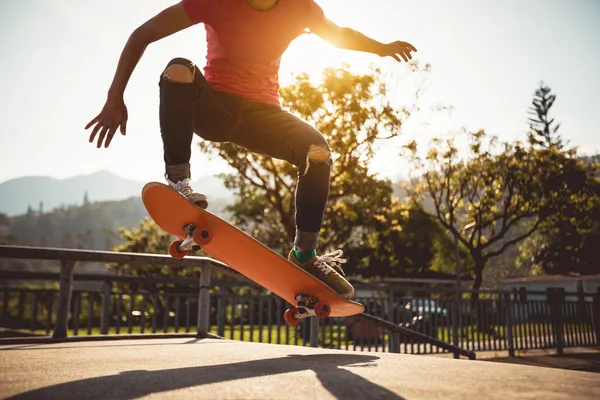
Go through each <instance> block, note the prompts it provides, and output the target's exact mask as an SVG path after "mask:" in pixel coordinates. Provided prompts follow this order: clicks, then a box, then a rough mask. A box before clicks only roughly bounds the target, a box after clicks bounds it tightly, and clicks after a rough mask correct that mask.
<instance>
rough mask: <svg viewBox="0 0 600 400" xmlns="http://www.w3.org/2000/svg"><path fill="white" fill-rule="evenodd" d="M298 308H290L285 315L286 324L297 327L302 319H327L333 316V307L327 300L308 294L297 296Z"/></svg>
mask: <svg viewBox="0 0 600 400" xmlns="http://www.w3.org/2000/svg"><path fill="white" fill-rule="evenodd" d="M296 303H297V306H296V307H292V308H288V309H287V310H285V313H284V314H283V319H284V320H285V322H286V324H288V325H291V326H296V325H298V324H299V323H300V320H301V319H302V318H307V317H313V316H317V317H319V318H327V317H328V316H329V314H331V307H330V306H329V303H328V302H326V301H325V300H319V299H317V298H316V297H313V296H311V295H309V294H307V293H300V294H298V295H296Z"/></svg>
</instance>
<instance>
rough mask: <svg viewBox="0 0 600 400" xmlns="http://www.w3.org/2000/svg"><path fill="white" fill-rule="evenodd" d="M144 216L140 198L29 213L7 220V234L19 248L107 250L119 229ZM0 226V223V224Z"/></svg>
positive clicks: (112, 245) (113, 241)
mask: <svg viewBox="0 0 600 400" xmlns="http://www.w3.org/2000/svg"><path fill="white" fill-rule="evenodd" d="M146 215H147V212H146V209H145V208H144V206H143V204H142V202H141V200H140V198H130V199H127V200H120V201H104V202H94V203H90V202H88V203H87V204H85V205H83V206H68V207H59V208H56V209H54V210H52V211H49V212H37V211H33V210H32V211H31V212H29V213H27V214H25V215H20V216H15V217H12V218H10V225H9V226H10V234H11V235H13V236H14V237H15V238H16V240H17V242H18V244H20V245H23V246H27V245H30V246H48V247H64V248H79V249H88V250H109V249H111V248H112V247H114V246H115V245H116V244H118V243H119V237H118V235H117V230H118V228H119V227H122V226H124V227H134V226H136V225H137V224H138V223H139V221H140V220H141V219H142V218H143V217H145V216H146ZM0 225H1V224H0Z"/></svg>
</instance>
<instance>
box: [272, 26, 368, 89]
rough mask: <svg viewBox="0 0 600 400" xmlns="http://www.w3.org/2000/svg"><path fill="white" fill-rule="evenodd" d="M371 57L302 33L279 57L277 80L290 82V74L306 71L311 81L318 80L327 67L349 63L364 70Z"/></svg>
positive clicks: (284, 84) (283, 84) (284, 83)
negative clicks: (279, 66)
mask: <svg viewBox="0 0 600 400" xmlns="http://www.w3.org/2000/svg"><path fill="white" fill-rule="evenodd" d="M373 61H374V60H373V58H372V57H369V56H368V55H365V54H360V53H357V52H352V51H349V50H342V49H338V48H336V47H334V46H332V45H330V44H329V43H327V42H325V41H323V40H322V39H321V38H319V37H318V36H315V35H302V36H300V37H299V38H297V39H296V40H294V41H293V42H292V43H291V44H290V46H289V48H288V49H287V51H286V52H285V53H284V55H283V57H282V59H281V68H280V71H279V81H280V83H281V85H282V86H286V85H288V84H289V83H291V81H292V79H291V75H292V74H294V75H295V74H298V73H301V72H306V73H308V75H310V77H311V80H312V81H313V83H316V82H318V81H320V79H321V72H322V71H323V70H324V69H325V68H327V67H339V66H341V65H342V63H347V64H349V65H350V66H351V67H352V68H353V69H358V70H366V69H367V67H368V65H369V63H370V62H373Z"/></svg>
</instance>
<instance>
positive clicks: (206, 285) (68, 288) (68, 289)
mask: <svg viewBox="0 0 600 400" xmlns="http://www.w3.org/2000/svg"><path fill="white" fill-rule="evenodd" d="M0 258H18V259H34V260H58V261H60V262H61V269H60V277H59V282H60V283H59V294H58V310H57V313H56V321H55V329H54V334H53V338H54V339H58V340H64V339H66V338H67V324H68V319H69V305H70V304H71V294H72V288H73V280H74V275H75V274H74V269H75V268H74V267H75V263H76V262H78V261H84V262H106V263H120V264H150V265H169V266H176V267H199V268H200V269H201V274H200V279H199V287H200V290H199V294H198V297H199V304H200V307H199V308H198V326H197V329H198V336H206V335H207V334H208V333H209V332H208V331H209V313H210V276H211V274H212V270H213V269H218V270H219V271H220V272H222V273H223V274H225V275H228V276H232V277H234V278H236V279H239V280H242V281H248V279H247V278H245V277H244V276H243V275H241V274H239V273H238V272H235V271H234V270H232V269H231V268H229V267H228V266H227V265H226V264H223V263H222V262H220V261H217V260H213V259H212V258H208V257H186V258H183V259H174V258H172V257H170V256H168V255H163V254H138V253H125V252H124V253H118V252H109V251H101V250H74V249H60V248H48V247H28V246H7V245H0ZM101 331H102V332H104V333H106V332H107V331H108V320H104V321H103V322H102V329H101Z"/></svg>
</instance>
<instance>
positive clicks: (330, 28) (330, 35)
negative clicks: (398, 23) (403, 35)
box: [313, 18, 417, 61]
mask: <svg viewBox="0 0 600 400" xmlns="http://www.w3.org/2000/svg"><path fill="white" fill-rule="evenodd" d="M313 33H314V34H316V35H317V36H319V37H320V38H321V39H323V40H325V41H327V42H329V43H331V44H333V45H334V46H336V47H339V48H341V49H347V50H354V51H363V52H366V53H373V54H377V55H379V56H381V57H385V56H390V57H393V58H394V59H395V60H396V61H401V60H400V57H399V55H400V56H401V57H402V58H403V59H404V61H408V60H410V59H412V55H411V54H410V52H411V51H417V49H416V48H415V47H414V46H413V45H412V44H410V43H407V42H400V41H397V42H392V43H386V44H384V43H381V42H378V41H377V40H374V39H371V38H370V37H368V36H366V35H363V34H362V33H360V32H357V31H355V30H353V29H350V28H343V27H340V26H338V25H336V24H335V23H333V22H331V21H330V20H328V19H327V18H324V19H323V21H321V23H320V24H319V26H317V28H316V29H314V31H313Z"/></svg>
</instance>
